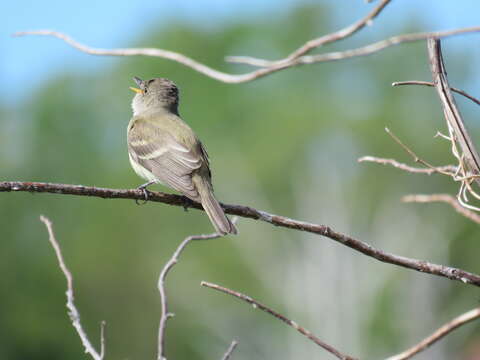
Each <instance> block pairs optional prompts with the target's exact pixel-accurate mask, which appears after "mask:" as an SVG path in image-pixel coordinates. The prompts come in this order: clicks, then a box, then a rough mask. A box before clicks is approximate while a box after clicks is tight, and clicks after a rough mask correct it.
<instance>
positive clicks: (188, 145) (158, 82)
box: [127, 77, 237, 234]
mask: <svg viewBox="0 0 480 360" xmlns="http://www.w3.org/2000/svg"><path fill="white" fill-rule="evenodd" d="M133 79H134V81H135V82H136V83H137V85H138V88H134V87H131V88H130V89H132V90H133V91H135V92H136V95H135V96H134V98H133V101H132V109H133V117H132V118H131V120H130V122H129V124H128V128H127V140H128V156H129V159H130V164H131V165H132V167H133V169H134V170H135V172H136V173H137V174H138V175H139V176H140V177H142V178H144V179H146V180H148V182H147V183H145V184H143V185H141V186H139V188H140V189H142V190H144V193H145V196H146V198H148V193H147V191H146V187H147V186H149V185H151V184H154V183H161V184H163V185H166V186H168V187H171V188H173V189H174V190H176V191H179V192H180V193H182V194H183V195H185V196H187V197H188V198H190V199H192V200H194V201H197V202H199V203H201V204H202V206H203V208H204V209H205V212H206V213H207V215H208V217H209V218H210V221H211V222H212V224H213V226H214V227H215V229H216V231H217V232H218V233H220V234H236V233H237V229H236V228H235V225H234V224H233V223H232V222H231V221H230V219H228V217H227V216H226V215H225V213H224V211H223V209H222V207H221V206H220V204H219V203H218V201H217V200H216V199H215V197H214V195H213V187H212V180H211V173H210V168H209V161H208V154H207V151H206V149H205V147H204V146H203V144H202V143H201V142H200V140H198V138H197V136H196V135H195V133H194V132H193V130H192V129H191V128H190V126H188V125H187V124H186V123H185V122H184V121H183V120H182V119H181V117H180V115H179V114H178V101H179V96H178V88H177V86H176V85H175V84H174V83H173V82H172V81H170V80H168V79H164V78H155V79H151V80H148V81H143V80H141V79H140V78H138V77H134V78H133Z"/></svg>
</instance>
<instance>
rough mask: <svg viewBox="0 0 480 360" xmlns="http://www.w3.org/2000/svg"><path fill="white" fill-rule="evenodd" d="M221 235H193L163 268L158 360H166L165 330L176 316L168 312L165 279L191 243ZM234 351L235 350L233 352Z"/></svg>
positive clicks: (161, 274)
mask: <svg viewBox="0 0 480 360" xmlns="http://www.w3.org/2000/svg"><path fill="white" fill-rule="evenodd" d="M221 236H222V235H221V234H218V233H213V234H204V235H191V236H188V237H186V238H185V239H184V240H183V241H182V242H181V243H180V245H179V246H178V248H177V249H176V250H175V252H174V253H173V255H172V257H171V258H170V260H168V262H167V263H166V264H165V266H164V267H163V269H162V271H161V272H160V276H159V278H158V291H159V292H160V303H161V305H160V306H161V311H162V314H161V316H160V326H159V328H158V355H157V359H158V360H166V357H165V330H166V326H167V321H168V319H170V318H171V317H173V316H174V315H173V314H172V313H170V312H169V311H168V302H167V293H166V290H165V278H166V277H167V275H168V273H169V271H170V270H171V269H172V268H173V267H174V266H175V265H176V264H177V262H178V257H179V256H180V254H181V253H182V252H183V250H184V249H185V247H186V246H187V245H188V243H189V242H190V241H193V240H210V239H217V238H219V237H221ZM232 351H233V350H232Z"/></svg>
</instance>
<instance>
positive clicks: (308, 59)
mask: <svg viewBox="0 0 480 360" xmlns="http://www.w3.org/2000/svg"><path fill="white" fill-rule="evenodd" d="M479 31H480V26H474V27H469V28H462V29H455V30H445V31H434V32H424V33H415V34H405V35H398V36H393V37H390V38H388V39H385V40H381V41H378V42H375V43H372V44H369V45H366V46H362V47H359V48H356V49H350V50H345V51H335V52H329V53H324V54H318V55H304V56H301V57H299V58H297V59H294V60H292V61H290V62H278V63H277V62H273V63H271V65H270V66H272V67H274V71H278V70H282V69H284V68H288V67H292V66H298V65H307V64H314V63H321V62H329V61H338V60H345V59H350V58H353V57H357V56H367V55H371V54H374V53H376V52H379V51H382V50H384V49H386V48H388V47H390V46H395V45H399V44H402V43H410V42H415V41H421V40H426V39H428V38H431V37H437V38H445V37H450V36H455V35H460V34H465V33H471V32H479ZM228 60H229V61H230V62H235V63H241V64H247V65H253V66H259V65H261V64H262V65H264V66H266V67H264V68H262V70H263V69H264V70H268V69H270V68H269V67H268V65H269V64H270V62H269V61H267V60H263V59H257V58H253V57H249V56H229V57H228ZM281 65H285V67H283V68H282V69H277V68H276V67H277V66H281ZM257 71H259V70H257ZM272 72H273V71H272ZM269 73H270V72H267V73H266V74H261V76H258V77H262V76H265V75H267V74H269ZM258 77H256V78H258ZM250 80H254V79H250ZM250 80H248V81H250Z"/></svg>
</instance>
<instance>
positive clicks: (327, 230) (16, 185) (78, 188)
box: [0, 181, 480, 286]
mask: <svg viewBox="0 0 480 360" xmlns="http://www.w3.org/2000/svg"><path fill="white" fill-rule="evenodd" d="M2 191H26V192H47V193H54V194H69V195H81V196H92V197H101V198H110V199H115V198H116V199H133V200H135V199H139V200H142V199H144V195H143V193H142V191H141V190H137V189H131V190H121V189H105V188H97V187H92V186H83V185H67V184H53V183H37V182H18V181H5V182H0V192H2ZM149 200H150V201H152V202H162V203H165V204H170V205H174V206H181V207H184V206H185V202H186V198H185V197H183V196H180V195H173V194H165V193H162V192H150V193H149ZM191 207H192V208H195V209H201V204H198V203H194V202H192V203H191ZM222 207H223V209H224V210H225V212H226V213H227V214H232V215H238V216H241V217H245V218H250V219H254V220H258V221H264V222H266V223H269V224H272V225H275V226H280V227H284V228H288V229H294V230H298V231H305V232H309V233H313V234H317V235H321V236H325V237H327V238H329V239H332V240H334V241H336V242H338V243H340V244H342V245H344V246H348V247H349V248H351V249H354V250H356V251H358V252H360V253H362V254H364V255H366V256H369V257H372V258H374V259H377V260H378V261H381V262H384V263H389V264H394V265H398V266H402V267H405V268H408V269H412V270H416V271H420V272H422V273H428V274H432V275H436V276H441V277H445V278H448V279H451V280H455V281H460V282H463V283H466V284H471V285H475V286H480V276H479V275H476V274H473V273H470V272H467V271H465V270H462V269H458V268H454V267H449V266H445V265H439V264H434V263H430V262H427V261H424V260H418V259H411V258H407V257H403V256H398V255H394V254H391V253H388V252H385V251H382V250H379V249H376V248H374V247H373V246H371V245H369V244H367V243H365V242H363V241H360V240H358V239H355V238H353V237H350V236H348V235H345V234H342V233H340V232H337V231H335V230H333V229H332V228H331V227H329V226H326V225H319V224H313V223H308V222H305V221H299V220H294V219H291V218H288V217H285V216H280V215H275V214H270V213H267V212H265V211H261V210H257V209H254V208H252V207H249V206H241V205H227V204H222Z"/></svg>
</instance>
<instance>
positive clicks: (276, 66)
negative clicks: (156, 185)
mask: <svg viewBox="0 0 480 360" xmlns="http://www.w3.org/2000/svg"><path fill="white" fill-rule="evenodd" d="M362 27H363V26H362ZM362 27H360V28H362ZM479 31H480V26H475V27H469V28H462V29H455V30H446V31H435V32H425V33H416V34H406V35H399V36H394V37H391V38H389V39H386V40H382V41H379V42H376V43H372V44H370V45H367V46H364V47H360V48H357V49H351V50H346V51H339V52H330V53H325V54H319V55H304V56H300V57H297V58H293V59H291V60H288V61H283V62H282V61H280V62H274V63H272V64H270V65H268V66H265V67H261V68H260V69H257V70H254V71H252V72H249V73H245V74H229V73H225V72H222V71H218V70H215V69H213V68H211V67H209V66H207V65H204V64H202V63H200V62H198V61H196V60H194V59H192V58H190V57H188V56H185V55H183V54H180V53H177V52H174V51H170V50H164V49H158V48H124V49H100V48H93V47H90V46H87V45H84V44H82V43H79V42H77V41H76V40H74V39H73V38H71V37H70V36H68V35H66V34H63V33H61V32H58V31H52V30H36V31H20V32H17V33H15V34H13V36H26V35H42V36H53V37H56V38H58V39H61V40H63V41H64V42H66V43H67V44H69V45H70V46H72V47H74V48H76V49H77V50H80V51H82V52H84V53H87V54H90V55H100V56H152V57H159V58H163V59H167V60H172V61H175V62H178V63H180V64H182V65H185V66H187V67H189V68H191V69H193V70H195V71H197V72H199V73H201V74H203V75H206V76H208V77H210V78H212V79H215V80H218V81H221V82H225V83H230V84H239V83H244V82H249V81H253V80H256V79H259V78H262V77H264V76H267V75H269V74H273V73H275V72H277V71H280V70H283V69H287V68H290V67H295V66H300V65H307V64H313V63H320V62H328V61H336V60H343V59H349V58H352V57H356V56H366V55H370V54H373V53H376V52H378V51H381V50H383V49H385V48H387V47H390V46H394V45H398V44H401V43H407V42H414V41H420V40H425V39H428V38H431V37H437V38H444V37H449V36H454V35H459V34H465V33H471V32H479ZM333 34H337V33H333ZM331 35H332V34H330V35H327V36H326V37H324V38H328V37H330V36H331ZM337 36H338V34H337V35H334V36H333V38H332V42H333V41H337V40H340V39H342V38H344V37H340V38H337ZM324 41H325V40H324ZM307 47H308V46H307ZM228 59H229V61H231V62H232V61H234V62H237V63H240V62H241V63H244V64H250V65H256V64H258V63H259V62H262V64H265V61H266V60H259V59H255V58H251V57H229V58H228Z"/></svg>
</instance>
